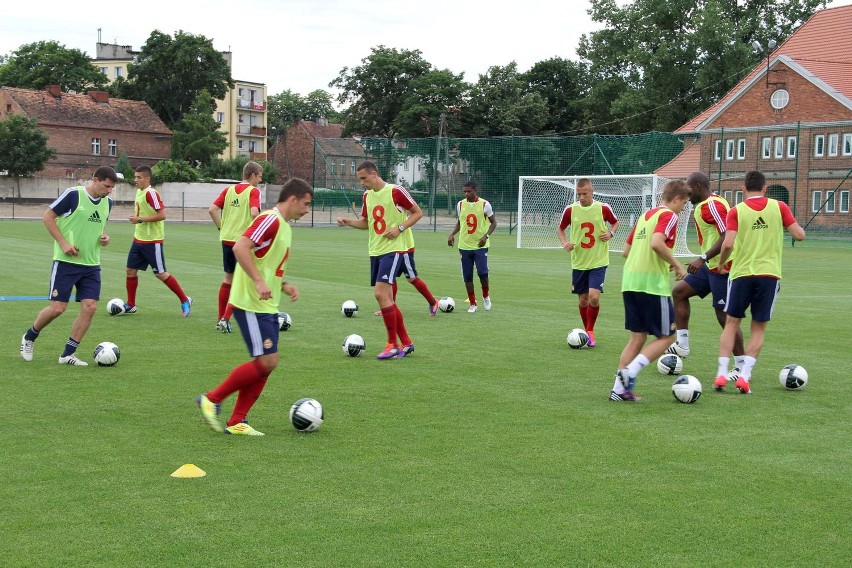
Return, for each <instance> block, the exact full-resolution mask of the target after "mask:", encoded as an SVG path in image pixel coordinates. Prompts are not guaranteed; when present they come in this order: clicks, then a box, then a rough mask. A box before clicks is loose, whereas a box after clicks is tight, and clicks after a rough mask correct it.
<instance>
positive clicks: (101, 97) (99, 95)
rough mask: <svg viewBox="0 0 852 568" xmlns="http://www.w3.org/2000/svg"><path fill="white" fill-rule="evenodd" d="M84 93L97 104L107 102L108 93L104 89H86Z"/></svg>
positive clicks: (106, 103) (105, 103)
mask: <svg viewBox="0 0 852 568" xmlns="http://www.w3.org/2000/svg"><path fill="white" fill-rule="evenodd" d="M86 94H87V95H89V96H90V97H92V100H94V101H95V102H96V103H98V104H99V105H108V104H109V93H108V92H106V91H88V92H87V93H86Z"/></svg>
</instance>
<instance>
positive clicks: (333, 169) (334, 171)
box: [331, 160, 337, 176]
mask: <svg viewBox="0 0 852 568" xmlns="http://www.w3.org/2000/svg"><path fill="white" fill-rule="evenodd" d="M331 175H333V176H335V175H337V162H335V161H334V160H332V162H331Z"/></svg>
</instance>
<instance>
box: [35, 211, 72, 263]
mask: <svg viewBox="0 0 852 568" xmlns="http://www.w3.org/2000/svg"><path fill="white" fill-rule="evenodd" d="M56 218H57V215H56V213H54V211H53V209H50V208H48V210H47V211H45V212H44V216H43V217H42V221H44V226H45V227H47V232H48V233H50V236H51V237H53V240H55V241H56V242H57V243H58V244H59V248H61V249H62V252H63V253H65V255H66V256H80V254H79V253H78V252H77V247H76V246H74V245H73V244H72V243H69V242H68V241H66V240H65V237H64V236H63V235H62V231H60V230H59V225H58V224H57V223H56Z"/></svg>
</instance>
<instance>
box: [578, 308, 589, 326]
mask: <svg viewBox="0 0 852 568" xmlns="http://www.w3.org/2000/svg"><path fill="white" fill-rule="evenodd" d="M588 310H589V307H588V306H580V319H581V320H583V329H589V326H588V325H586V322H587V321H589V316H588V313H589V312H588Z"/></svg>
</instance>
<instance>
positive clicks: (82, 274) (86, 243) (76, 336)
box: [21, 166, 118, 367]
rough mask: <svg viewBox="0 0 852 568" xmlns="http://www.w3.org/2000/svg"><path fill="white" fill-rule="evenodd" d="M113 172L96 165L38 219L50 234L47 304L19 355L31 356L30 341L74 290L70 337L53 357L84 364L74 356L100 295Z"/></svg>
mask: <svg viewBox="0 0 852 568" xmlns="http://www.w3.org/2000/svg"><path fill="white" fill-rule="evenodd" d="M117 181H118V176H117V175H116V174H115V170H114V169H112V168H110V167H109V166H102V167H100V168H98V169H97V170H96V171H95V173H94V175H93V176H92V179H91V180H89V181H88V182H87V183H86V185H85V186H78V187H71V188H68V189H66V190H65V191H64V192H63V193H62V195H60V196H59V197H58V198H56V200H55V201H54V202H53V203H51V204H50V206H49V207H48V209H47V211H45V213H44V216H43V217H42V220H43V221H44V226H45V227H47V232H48V233H50V236H51V237H53V240H54V244H53V269H52V270H51V273H50V304H49V305H48V306H47V307H46V308H43V309H42V310H41V311H40V312H39V313H38V315H37V316H36V319H35V322H33V325H32V327H30V328H29V329H28V330H27V332H26V333H24V335H23V337H21V357H22V358H23V359H24V361H32V360H33V350H34V346H35V345H34V344H35V340H36V339H38V336H39V333H41V331H42V330H43V329H44V328H45V327H46V326H47V325H48V324H49V323H50V322H52V321H53V320H55V319H56V318H58V317H59V316H61V315H62V314H64V313H65V310H66V309H67V308H68V302H69V300H70V299H71V289H72V288H76V297H77V301H78V302H80V313H79V314H78V315H77V319H75V320H74V323H73V324H72V325H71V335H70V337H68V341H67V342H66V343H65V350H64V351H63V352H62V355H60V356H59V364H60V365H75V366H78V367H86V366H87V365H88V363H86V362H85V361H82V360H80V359H78V358H77V355H76V352H77V347H78V346H79V345H80V342H81V341H83V337H85V335H86V332H87V331H88V329H89V326H90V325H91V323H92V317H94V315H95V310H97V308H98V300H99V299H100V294H101V247H105V246H107V245H108V244H109V235H107V234H106V232H105V231H104V229H105V226H106V222H107V219H108V218H109V213H110V210H111V209H112V200H111V199H109V198H108V197H107V196H108V195H109V194H110V192H111V191H112V188H113V187H115V184H116V182H117Z"/></svg>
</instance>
